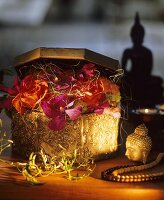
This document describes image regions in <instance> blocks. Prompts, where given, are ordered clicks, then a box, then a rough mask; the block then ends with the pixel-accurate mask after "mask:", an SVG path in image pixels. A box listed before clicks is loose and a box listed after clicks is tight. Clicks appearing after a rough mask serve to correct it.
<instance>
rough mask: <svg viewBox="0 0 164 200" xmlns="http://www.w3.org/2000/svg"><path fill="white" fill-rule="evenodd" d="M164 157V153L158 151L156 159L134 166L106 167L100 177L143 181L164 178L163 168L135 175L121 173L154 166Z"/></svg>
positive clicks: (113, 179) (120, 180) (109, 179)
mask: <svg viewBox="0 0 164 200" xmlns="http://www.w3.org/2000/svg"><path fill="white" fill-rule="evenodd" d="M163 157H164V153H160V154H159V155H158V156H157V158H156V160H155V161H153V162H151V163H149V164H145V165H138V166H137V165H134V166H117V167H114V168H110V169H107V170H105V171H103V172H102V179H104V180H108V181H115V182H124V183H126V182H127V183H128V182H143V181H152V180H157V179H161V178H164V170H163V171H159V172H153V173H145V174H142V173H141V174H136V175H123V174H124V173H130V172H137V171H142V170H146V169H149V168H152V167H154V166H156V165H157V164H158V163H159V162H160V161H161V160H162V158H163Z"/></svg>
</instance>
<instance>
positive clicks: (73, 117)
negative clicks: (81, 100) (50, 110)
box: [65, 106, 82, 120]
mask: <svg viewBox="0 0 164 200" xmlns="http://www.w3.org/2000/svg"><path fill="white" fill-rule="evenodd" d="M65 112H66V114H67V115H68V116H69V117H70V119H71V120H76V119H77V118H78V117H79V116H80V114H81V112H82V107H81V106H77V107H76V108H73V109H68V110H65Z"/></svg>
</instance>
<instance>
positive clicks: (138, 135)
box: [125, 124, 152, 164]
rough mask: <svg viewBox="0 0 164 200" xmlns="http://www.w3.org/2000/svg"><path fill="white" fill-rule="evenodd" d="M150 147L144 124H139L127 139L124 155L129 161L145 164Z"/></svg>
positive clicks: (150, 143)
mask: <svg viewBox="0 0 164 200" xmlns="http://www.w3.org/2000/svg"><path fill="white" fill-rule="evenodd" d="M151 147H152V141H151V138H150V137H149V136H148V129H147V128H146V126H145V124H141V125H139V126H138V127H137V128H136V129H135V131H134V133H132V134H130V135H129V136H128V137H127V139H126V153H125V155H126V156H127V157H128V159H129V160H132V161H139V162H143V163H144V164H145V163H146V161H147V157H148V155H149V152H150V150H151Z"/></svg>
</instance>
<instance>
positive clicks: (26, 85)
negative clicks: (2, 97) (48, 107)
mask: <svg viewBox="0 0 164 200" xmlns="http://www.w3.org/2000/svg"><path fill="white" fill-rule="evenodd" d="M47 92H48V84H47V83H46V82H45V81H43V80H37V79H36V77H35V76H33V75H28V76H26V77H25V78H24V79H23V80H22V82H21V84H20V87H19V93H18V94H17V95H16V96H15V98H14V99H13V100H12V104H13V106H14V107H15V109H16V110H17V111H18V112H19V113H20V114H24V113H25V112H26V111H27V109H33V108H35V107H36V105H37V104H38V103H40V101H41V100H42V99H43V98H44V97H45V95H46V94H47Z"/></svg>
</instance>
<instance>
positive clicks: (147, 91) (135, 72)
mask: <svg viewBox="0 0 164 200" xmlns="http://www.w3.org/2000/svg"><path fill="white" fill-rule="evenodd" d="M144 35H145V30H144V27H143V26H142V25H141V23H140V18H139V14H138V13H136V16H135V22H134V25H133V26H132V29H131V32H130V36H131V39H132V43H133V46H132V47H131V48H127V49H125V50H124V52H123V56H122V61H121V64H122V68H123V69H124V72H125V80H126V81H127V83H128V85H129V86H130V87H131V90H132V98H133V100H135V101H137V103H138V106H141V107H142V106H154V105H155V104H157V103H160V102H161V101H162V79H161V78H160V77H155V76H152V75H151V73H152V69H153V55H152V52H151V51H150V50H149V49H148V48H146V47H145V46H144V45H143V40H144ZM128 61H131V69H130V71H128V70H127V63H128Z"/></svg>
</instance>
